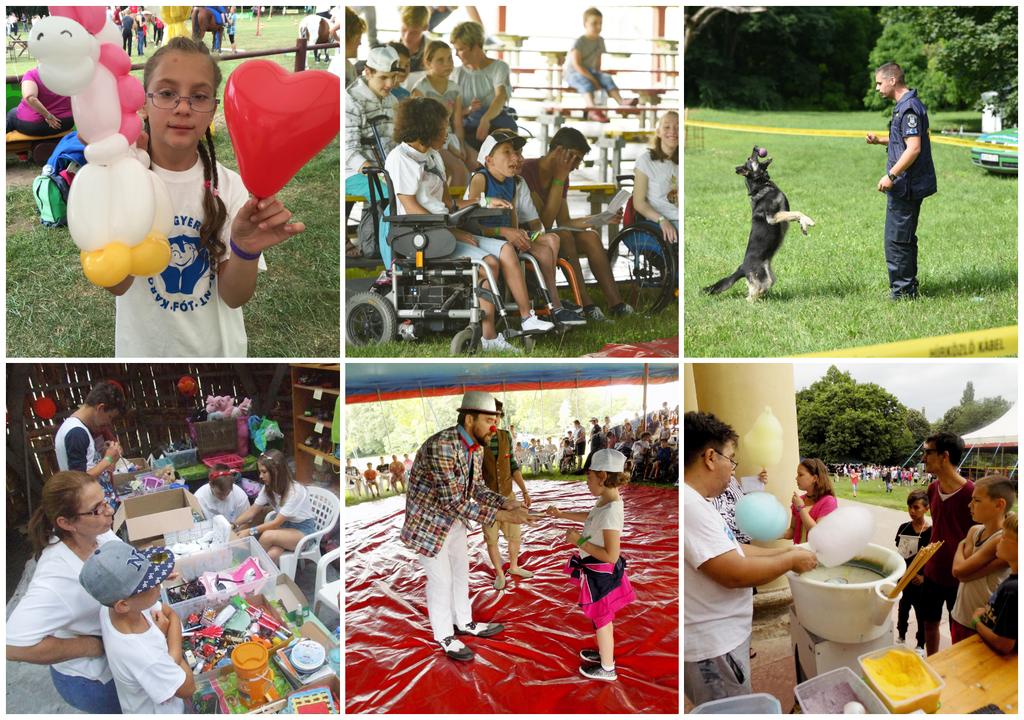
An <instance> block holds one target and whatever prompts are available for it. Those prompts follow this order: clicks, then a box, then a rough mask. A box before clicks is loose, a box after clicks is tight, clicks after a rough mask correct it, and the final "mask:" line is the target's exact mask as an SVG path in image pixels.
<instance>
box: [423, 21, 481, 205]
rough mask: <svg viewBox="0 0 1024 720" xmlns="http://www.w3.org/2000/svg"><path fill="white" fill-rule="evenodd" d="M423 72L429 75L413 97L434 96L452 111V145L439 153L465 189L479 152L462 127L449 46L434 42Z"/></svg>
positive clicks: (450, 174)
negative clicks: (452, 77) (471, 144)
mask: <svg viewBox="0 0 1024 720" xmlns="http://www.w3.org/2000/svg"><path fill="white" fill-rule="evenodd" d="M423 69H424V70H426V74H425V75H424V76H423V77H422V78H421V79H420V81H419V82H418V83H416V85H414V86H413V89H412V96H413V97H430V98H434V99H435V100H438V101H439V102H440V103H441V104H442V105H444V106H445V107H446V108H448V117H449V121H450V122H449V127H450V129H451V132H450V133H449V135H448V142H447V143H445V145H444V147H442V148H441V149H440V150H439V152H440V153H441V158H442V159H443V160H444V167H445V169H446V170H447V171H448V178H449V180H450V182H451V183H452V184H453V185H459V186H464V185H466V184H467V183H468V182H469V168H471V167H476V151H475V150H473V148H471V147H470V146H469V144H468V143H467V142H466V138H465V131H464V130H463V128H462V117H463V114H464V111H465V109H464V108H463V107H462V95H461V93H460V92H459V86H458V85H456V84H455V83H454V82H453V81H452V80H451V75H452V71H453V70H454V69H455V61H454V60H452V49H451V48H450V47H449V46H448V43H445V42H442V41H441V40H433V41H431V43H430V44H429V45H427V48H426V50H424V52H423Z"/></svg>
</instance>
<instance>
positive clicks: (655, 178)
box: [634, 148, 679, 222]
mask: <svg viewBox="0 0 1024 720" xmlns="http://www.w3.org/2000/svg"><path fill="white" fill-rule="evenodd" d="M634 169H635V170H639V171H640V172H642V173H643V174H644V175H646V176H647V204H648V205H650V206H651V207H652V208H654V209H655V210H657V211H658V213H660V214H661V215H664V216H665V218H666V219H668V220H672V221H673V222H679V205H677V204H676V203H672V202H669V201H668V194H669V192H670V191H671V190H678V188H679V163H674V162H672V161H671V160H652V159H651V150H650V148H648V149H647V150H644V151H643V152H642V153H640V156H639V157H637V159H636V166H635V167H634Z"/></svg>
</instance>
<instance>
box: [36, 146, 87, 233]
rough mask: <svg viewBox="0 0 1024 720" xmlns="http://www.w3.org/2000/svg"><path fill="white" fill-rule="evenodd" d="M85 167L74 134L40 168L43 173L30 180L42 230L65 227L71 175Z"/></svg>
mask: <svg viewBox="0 0 1024 720" xmlns="http://www.w3.org/2000/svg"><path fill="white" fill-rule="evenodd" d="M83 165H85V146H84V145H83V144H82V141H81V140H79V139H78V132H77V131H75V132H71V133H68V134H67V135H65V136H64V137H63V138H62V139H61V141H60V142H59V143H57V147H55V148H54V149H53V153H52V154H51V155H50V158H49V160H47V162H46V165H45V166H44V167H43V174H42V175H40V176H39V177H37V178H36V179H35V180H33V181H32V197H33V198H34V199H35V202H36V210H37V211H38V212H39V222H41V223H42V224H43V225H44V226H46V227H64V226H66V225H67V224H68V193H69V192H70V191H71V181H72V180H74V177H75V173H76V172H78V170H79V168H81V167H82V166H83Z"/></svg>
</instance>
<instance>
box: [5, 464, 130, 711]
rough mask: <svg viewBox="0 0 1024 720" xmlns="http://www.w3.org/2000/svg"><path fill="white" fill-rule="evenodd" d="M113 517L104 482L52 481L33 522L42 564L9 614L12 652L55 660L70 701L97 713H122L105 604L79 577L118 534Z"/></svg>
mask: <svg viewBox="0 0 1024 720" xmlns="http://www.w3.org/2000/svg"><path fill="white" fill-rule="evenodd" d="M113 517H114V510H113V508H111V507H110V505H109V504H107V502H106V501H105V500H104V498H103V488H102V487H101V486H100V484H99V483H98V482H96V480H95V479H94V478H92V477H90V476H89V475H87V474H86V473H84V472H80V471H78V470H66V471H62V472H59V473H57V474H55V475H53V476H52V477H51V478H50V479H49V480H47V481H46V483H45V484H44V485H43V494H42V500H41V504H40V506H39V507H38V508H37V509H36V511H35V513H34V514H33V515H32V518H31V520H29V525H28V530H29V539H30V541H31V542H32V546H33V548H34V549H35V558H36V561H37V563H36V570H35V573H34V574H33V575H32V581H31V582H30V583H29V586H28V590H27V592H26V593H25V596H24V597H22V598H21V600H20V601H19V602H18V605H17V606H16V607H15V608H14V610H13V611H12V612H11V615H10V617H9V618H8V619H7V659H8V660H14V661H16V662H28V663H34V664H37V665H49V666H50V678H51V679H52V680H53V685H54V687H55V688H56V689H57V692H58V693H59V694H60V696H61V697H62V698H63V699H64V701H65V702H66V703H68V704H69V705H71V706H73V707H75V708H77V709H78V710H81V711H82V712H85V713H91V714H111V713H116V714H119V713H120V712H121V705H120V703H119V702H118V699H117V688H116V687H115V686H114V676H113V675H112V674H111V672H110V666H109V664H108V663H107V658H106V656H105V655H104V652H103V641H102V640H101V639H100V635H101V628H100V607H101V606H100V604H99V602H97V600H96V599H95V598H93V597H92V595H90V594H89V593H88V592H86V591H85V588H83V587H82V585H81V583H80V582H79V581H78V575H79V573H80V572H81V571H82V566H83V565H84V564H85V561H86V560H88V559H89V557H90V556H91V555H92V554H93V553H94V552H95V551H96V549H97V548H99V546H100V545H102V544H103V543H106V542H110V541H111V540H117V536H116V535H114V533H113V532H111V530H110V528H111V524H112V522H113Z"/></svg>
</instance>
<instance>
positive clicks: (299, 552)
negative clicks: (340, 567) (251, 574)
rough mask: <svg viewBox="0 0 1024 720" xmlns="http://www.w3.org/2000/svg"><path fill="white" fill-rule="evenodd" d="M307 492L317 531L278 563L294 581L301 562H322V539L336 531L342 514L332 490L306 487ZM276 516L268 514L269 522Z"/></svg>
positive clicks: (303, 539) (283, 571)
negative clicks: (335, 528) (335, 527)
mask: <svg viewBox="0 0 1024 720" xmlns="http://www.w3.org/2000/svg"><path fill="white" fill-rule="evenodd" d="M306 492H308V493H309V503H310V505H312V506H313V519H314V520H315V521H316V530H314V531H313V532H312V533H310V534H309V535H306V536H305V537H303V538H302V539H301V540H299V543H298V545H296V546H295V549H294V550H292V551H290V552H286V553H284V554H282V555H281V557H280V558H278V561H277V566H278V567H279V568H280V569H281V572H282V573H284V574H285V575H287V576H288V577H290V578H291V579H292V580H294V579H295V571H296V570H297V569H298V566H299V560H312V561H313V562H319V561H320V538H322V537H323V536H324V535H326V534H327V533H329V532H330V531H331V530H333V529H334V526H335V525H337V524H338V516H339V515H340V513H341V500H339V499H338V496H337V495H335V494H334V493H332V492H331V491H330V490H326V489H324V488H320V487H316V486H315V485H309V486H307V487H306ZM276 515H277V512H275V511H271V512H270V513H268V514H267V518H266V519H267V521H270V520H273V519H274V517H275V516H276Z"/></svg>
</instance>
